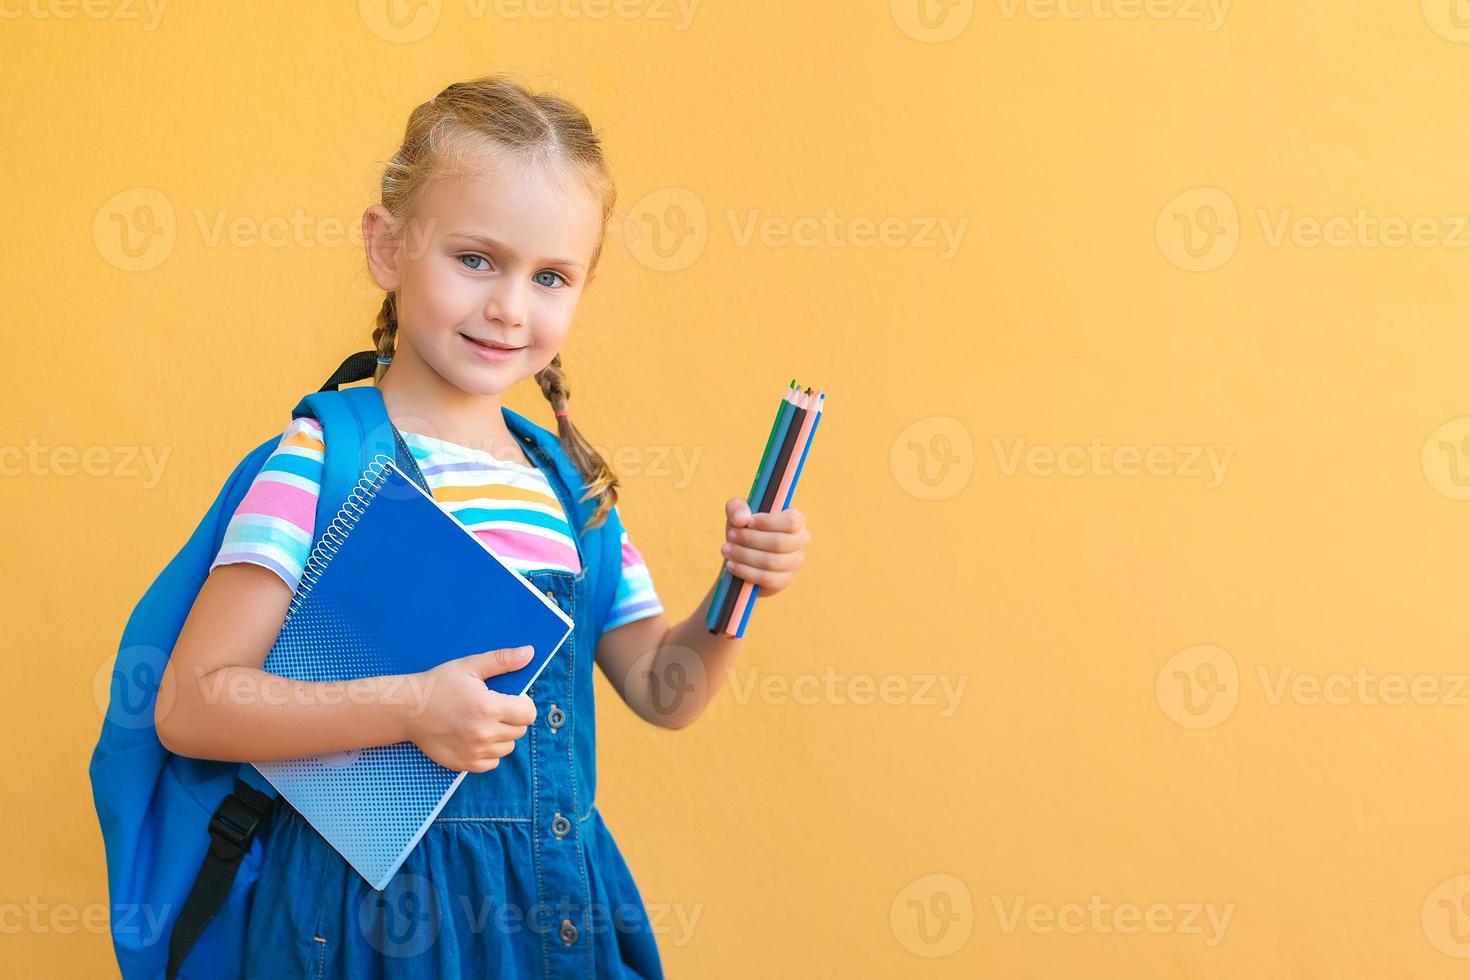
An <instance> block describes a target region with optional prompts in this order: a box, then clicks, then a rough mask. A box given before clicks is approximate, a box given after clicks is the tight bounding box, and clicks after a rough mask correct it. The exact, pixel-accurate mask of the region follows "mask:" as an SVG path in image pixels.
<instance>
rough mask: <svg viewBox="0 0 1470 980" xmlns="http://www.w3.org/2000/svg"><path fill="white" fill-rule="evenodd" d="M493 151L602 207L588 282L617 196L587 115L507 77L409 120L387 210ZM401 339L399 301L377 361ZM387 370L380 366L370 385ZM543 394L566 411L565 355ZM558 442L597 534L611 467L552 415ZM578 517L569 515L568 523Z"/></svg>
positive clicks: (609, 493) (452, 90)
mask: <svg viewBox="0 0 1470 980" xmlns="http://www.w3.org/2000/svg"><path fill="white" fill-rule="evenodd" d="M485 150H490V151H492V152H494V153H496V154H499V155H502V156H503V157H505V158H507V159H510V160H513V161H515V162H518V163H523V164H525V163H528V164H532V165H535V166H538V167H540V168H542V169H543V170H544V171H545V172H547V173H548V174H550V175H551V176H552V177H553V178H554V179H558V180H561V181H563V182H568V181H575V182H580V184H581V186H582V187H584V188H586V189H587V190H588V191H590V192H591V194H592V195H593V197H594V199H596V200H600V201H601V204H602V225H603V234H599V235H598V240H597V247H596V248H595V249H594V250H593V253H592V262H591V264H590V265H589V266H588V268H587V272H588V275H590V274H591V273H592V271H593V270H595V269H596V268H597V260H598V258H599V257H600V256H601V255H602V243H603V237H604V235H605V233H606V229H607V220H608V218H609V217H610V216H611V215H612V210H613V204H614V201H615V200H616V197H617V191H616V189H615V188H614V186H613V180H612V174H611V172H610V170H609V169H608V165H607V161H606V159H605V158H604V157H603V153H602V141H601V139H600V138H599V137H598V135H597V134H596V133H595V132H594V131H593V129H592V125H591V123H590V122H588V120H587V116H586V115H585V114H584V113H583V112H582V110H580V109H578V108H577V107H576V106H575V105H573V104H572V103H571V102H568V101H567V100H566V99H563V98H561V97H559V96H556V95H551V94H536V93H533V92H531V91H530V90H529V89H528V88H526V86H525V85H523V84H522V83H520V82H519V81H516V80H515V79H513V78H512V77H511V76H508V75H487V76H485V77H483V78H476V79H473V80H471V81H467V82H455V83H454V84H453V85H450V86H449V87H448V88H446V89H444V91H442V92H440V93H439V94H438V95H436V96H434V97H433V98H432V99H430V100H429V101H428V102H425V103H423V104H421V105H419V106H418V107H416V108H415V109H414V110H413V112H411V113H410V114H409V117H408V127H407V129H406V130H405V131H404V134H403V143H402V145H401V146H399V147H398V151H397V152H396V153H394V154H393V156H392V158H391V159H390V160H389V161H388V163H387V165H386V166H385V167H384V168H383V187H382V196H383V201H382V203H383V207H385V208H387V209H388V211H389V212H391V213H392V215H393V217H394V220H395V221H397V222H399V223H400V226H401V223H402V222H403V221H404V220H405V219H406V218H407V217H408V215H409V214H411V213H412V211H413V208H414V205H415V204H416V203H417V200H418V197H419V195H420V194H421V193H422V191H423V189H424V187H425V186H426V185H427V184H428V183H429V181H430V179H431V178H433V177H436V176H439V175H442V174H445V173H454V172H461V171H459V167H460V165H461V161H462V160H463V158H464V157H465V156H466V155H469V154H475V153H481V152H483V151H485ZM397 333H398V311H397V304H396V300H395V298H394V294H393V293H391V292H390V293H388V294H387V295H386V296H385V297H384V298H383V306H382V308H381V309H380V310H379V311H378V318H377V323H376V325H375V326H374V327H373V346H374V347H376V348H377V352H378V356H379V357H380V358H386V357H392V356H393V349H394V345H395V338H396V336H397ZM385 370H387V365H385V364H383V363H382V362H379V364H378V368H377V370H376V372H374V374H373V381H374V383H376V382H377V381H379V380H381V378H382V377H383V372H384V371H385ZM536 383H537V384H538V385H540V387H541V393H542V394H543V395H545V396H546V400H547V401H548V402H550V403H551V407H552V410H553V411H554V412H557V413H563V412H564V410H565V408H566V405H567V401H568V400H569V399H570V398H571V395H572V391H571V389H570V388H569V387H567V376H566V371H565V369H564V368H563V367H562V363H561V354H560V353H558V354H557V355H556V356H555V357H553V358H552V359H551V363H550V364H548V365H547V366H546V367H545V368H543V369H542V370H540V371H538V372H537V373H536ZM556 429H557V438H558V439H560V440H561V445H562V448H563V449H564V450H565V451H566V453H567V455H568V456H569V457H570V458H571V460H572V462H573V464H575V465H576V467H577V472H578V473H580V474H581V476H582V480H583V482H584V483H585V484H586V487H587V492H586V493H585V494H583V496H582V499H583V500H590V499H592V498H594V497H595V498H596V499H597V508H596V510H595V511H594V512H593V514H592V517H591V519H590V520H589V521H588V522H587V527H588V528H593V527H597V526H598V525H599V524H601V523H602V522H603V521H604V520H605V519H606V517H607V513H608V511H610V510H611V509H612V507H613V506H614V505H615V504H616V503H617V500H618V489H617V488H618V479H617V476H616V475H614V473H613V471H612V469H611V468H610V467H609V466H608V465H607V461H606V460H604V459H603V458H602V456H601V455H600V454H599V453H598V452H597V450H595V449H593V448H592V445H591V444H590V443H589V442H588V441H587V440H586V439H585V438H583V436H582V434H581V433H580V432H579V431H577V427H576V426H575V425H573V424H572V420H571V418H570V417H569V416H568V415H565V414H558V415H557V416H556ZM571 516H572V515H570V514H568V515H567V517H568V518H569V519H570V518H571Z"/></svg>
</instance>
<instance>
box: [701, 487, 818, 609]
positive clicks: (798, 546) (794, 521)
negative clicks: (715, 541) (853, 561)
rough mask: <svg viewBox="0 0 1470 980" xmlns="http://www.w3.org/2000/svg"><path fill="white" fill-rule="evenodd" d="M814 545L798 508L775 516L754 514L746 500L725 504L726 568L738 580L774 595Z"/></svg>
mask: <svg viewBox="0 0 1470 980" xmlns="http://www.w3.org/2000/svg"><path fill="white" fill-rule="evenodd" d="M811 543H812V536H811V532H810V531H808V530H807V529H806V517H805V516H804V515H803V514H802V512H801V511H799V510H797V509H796V508H795V507H789V508H787V509H786V510H782V511H777V512H776V513H774V514H752V513H751V512H750V505H749V504H747V503H746V502H745V498H743V497H731V498H730V499H729V500H727V501H725V545H724V547H722V548H721V549H720V552H721V554H723V555H724V556H725V559H726V561H725V567H726V568H728V569H729V570H730V572H731V573H732V574H733V575H734V576H735V577H736V578H739V579H742V580H744V581H746V582H751V583H753V584H755V585H758V586H760V590H761V595H763V596H764V595H775V594H776V593H777V592H780V591H781V590H782V589H784V588H786V586H788V585H790V584H791V580H792V579H793V578H795V577H796V570H797V569H798V568H800V567H801V563H802V562H803V561H805V560H806V546H807V545H809V544H811Z"/></svg>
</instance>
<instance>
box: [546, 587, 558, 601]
mask: <svg viewBox="0 0 1470 980" xmlns="http://www.w3.org/2000/svg"><path fill="white" fill-rule="evenodd" d="M546 598H548V599H550V600H551V601H552V602H555V601H556V593H555V592H553V591H551V590H550V589H547V590H546Z"/></svg>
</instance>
